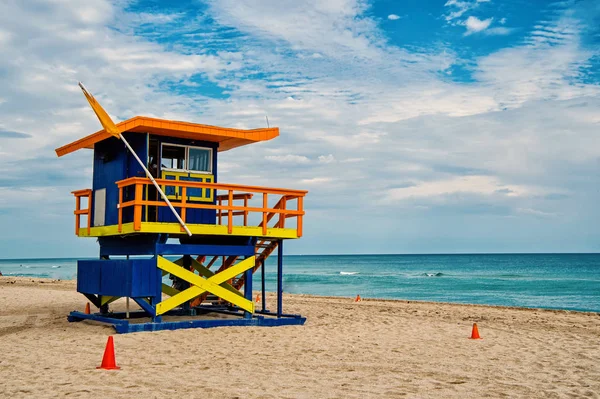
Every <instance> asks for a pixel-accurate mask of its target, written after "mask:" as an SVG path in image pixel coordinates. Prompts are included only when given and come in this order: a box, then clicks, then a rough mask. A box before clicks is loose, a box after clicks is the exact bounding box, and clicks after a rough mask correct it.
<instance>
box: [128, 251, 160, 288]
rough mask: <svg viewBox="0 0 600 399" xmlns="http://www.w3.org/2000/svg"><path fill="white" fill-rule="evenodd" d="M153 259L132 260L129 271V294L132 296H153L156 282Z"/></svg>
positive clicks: (154, 261)
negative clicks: (130, 270) (130, 271)
mask: <svg viewBox="0 0 600 399" xmlns="http://www.w3.org/2000/svg"><path fill="white" fill-rule="evenodd" d="M156 269H157V268H156V260H155V259H135V260H133V265H132V273H131V295H130V296H132V297H145V296H154V293H155V292H156V286H157V284H158V285H160V284H161V282H160V281H157V273H156Z"/></svg>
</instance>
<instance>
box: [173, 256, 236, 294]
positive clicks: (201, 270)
mask: <svg viewBox="0 0 600 399" xmlns="http://www.w3.org/2000/svg"><path fill="white" fill-rule="evenodd" d="M173 263H175V264H176V265H179V266H183V258H181V259H177V260H176V261H175V262H173ZM192 267H193V268H194V269H195V270H196V271H197V272H198V274H199V275H200V276H202V277H204V278H211V277H212V276H214V275H215V272H213V271H212V270H210V269H208V268H206V267H205V266H204V265H203V264H202V263H200V262H198V261H197V260H196V259H192ZM220 286H221V287H223V288H225V289H228V290H229V291H231V292H233V293H234V294H239V293H240V292H239V291H238V290H236V289H235V288H234V287H233V286H232V285H231V284H229V283H227V282H225V283H222V284H220Z"/></svg>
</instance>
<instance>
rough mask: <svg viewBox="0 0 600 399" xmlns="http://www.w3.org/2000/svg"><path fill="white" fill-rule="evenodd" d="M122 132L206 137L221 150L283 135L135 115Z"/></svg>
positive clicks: (87, 140)
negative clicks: (217, 144)
mask: <svg viewBox="0 0 600 399" xmlns="http://www.w3.org/2000/svg"><path fill="white" fill-rule="evenodd" d="M117 127H118V128H119V130H120V131H121V132H123V133H124V132H135V133H151V134H155V135H158V136H167V137H177V138H183V139H192V140H202V141H208V142H213V143H219V149H218V150H219V151H227V150H231V149H232V148H236V147H241V146H243V145H247V144H252V143H258V142H261V141H267V140H271V139H274V138H275V137H277V136H279V128H277V127H272V128H263V129H250V130H244V129H233V128H226V127H219V126H210V125H201V124H198V123H190V122H179V121H170V120H165V119H156V118H150V117H147V116H135V117H133V118H131V119H127V120H126V121H123V122H120V123H118V124H117ZM110 137H112V136H111V135H110V134H109V133H107V132H106V131H104V130H99V131H97V132H96V133H94V134H91V135H89V136H86V137H83V138H81V139H79V140H76V141H74V142H72V143H69V144H66V145H64V146H62V147H60V148H57V149H56V155H58V156H59V157H62V156H63V155H66V154H69V153H71V152H74V151H77V150H80V149H82V148H94V144H96V143H98V142H100V141H102V140H106V139H108V138H110Z"/></svg>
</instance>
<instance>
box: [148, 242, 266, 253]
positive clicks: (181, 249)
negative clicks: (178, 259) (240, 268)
mask: <svg viewBox="0 0 600 399" xmlns="http://www.w3.org/2000/svg"><path fill="white" fill-rule="evenodd" d="M255 251H256V248H255V247H254V246H253V245H202V244H157V245H156V252H157V253H159V254H161V255H189V254H194V255H206V256H233V255H235V256H253V255H254V254H255Z"/></svg>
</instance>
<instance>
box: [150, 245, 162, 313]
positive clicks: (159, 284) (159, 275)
mask: <svg viewBox="0 0 600 399" xmlns="http://www.w3.org/2000/svg"><path fill="white" fill-rule="evenodd" d="M154 262H155V265H156V268H155V270H154V272H155V273H156V292H155V294H154V298H152V305H153V306H154V309H156V304H158V303H159V302H160V301H161V299H162V271H161V270H160V269H159V268H158V253H156V252H155V253H154ZM152 321H153V322H154V323H160V322H161V321H162V317H161V316H157V315H156V313H155V315H154V316H152Z"/></svg>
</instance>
